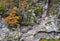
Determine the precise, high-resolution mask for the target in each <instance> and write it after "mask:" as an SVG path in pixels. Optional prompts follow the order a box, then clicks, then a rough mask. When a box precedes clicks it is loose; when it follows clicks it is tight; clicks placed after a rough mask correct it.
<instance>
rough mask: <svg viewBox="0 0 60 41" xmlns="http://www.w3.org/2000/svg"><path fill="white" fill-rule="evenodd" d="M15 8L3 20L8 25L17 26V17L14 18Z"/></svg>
mask: <svg viewBox="0 0 60 41" xmlns="http://www.w3.org/2000/svg"><path fill="white" fill-rule="evenodd" d="M16 10H17V7H14V8H13V11H14V12H13V11H12V12H11V13H10V14H9V16H8V17H5V18H3V19H4V20H5V21H6V22H7V23H8V24H17V23H18V20H19V16H16Z"/></svg>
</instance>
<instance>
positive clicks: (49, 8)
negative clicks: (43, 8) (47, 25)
mask: <svg viewBox="0 0 60 41" xmlns="http://www.w3.org/2000/svg"><path fill="white" fill-rule="evenodd" d="M54 1H55V0H48V10H47V16H49V15H50V14H49V12H50V10H52V9H51V8H52V7H53V5H54Z"/></svg>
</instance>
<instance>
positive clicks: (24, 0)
mask: <svg viewBox="0 0 60 41" xmlns="http://www.w3.org/2000/svg"><path fill="white" fill-rule="evenodd" d="M20 4H21V9H25V7H26V4H27V2H26V0H23V1H21V2H20Z"/></svg>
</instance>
